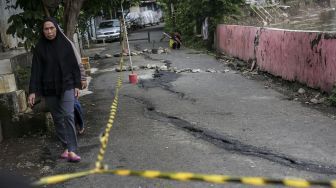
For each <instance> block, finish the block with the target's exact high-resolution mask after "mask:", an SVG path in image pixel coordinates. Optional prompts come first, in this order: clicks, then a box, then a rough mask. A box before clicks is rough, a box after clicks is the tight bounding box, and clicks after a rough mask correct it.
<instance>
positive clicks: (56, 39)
mask: <svg viewBox="0 0 336 188" xmlns="http://www.w3.org/2000/svg"><path fill="white" fill-rule="evenodd" d="M81 87H82V85H81V73H80V68H79V60H78V53H77V52H76V51H75V49H74V47H73V44H72V42H70V40H69V39H67V38H66V36H65V35H64V34H63V33H62V31H61V30H60V28H59V26H58V24H57V22H56V21H55V19H53V18H47V19H45V20H44V21H43V31H42V35H41V38H40V40H39V41H38V43H37V45H36V47H35V49H34V53H33V60H32V69H31V77H30V85H29V93H30V94H29V98H28V102H29V104H30V105H31V106H33V105H34V103H35V96H36V95H41V96H43V97H45V101H46V105H47V107H48V109H49V110H50V112H51V114H52V117H53V120H54V124H55V129H56V136H57V138H58V139H59V140H60V141H61V143H62V145H63V147H64V152H63V153H62V154H61V157H62V158H64V159H67V160H68V161H69V162H79V161H80V160H81V158H80V156H78V155H77V154H76V153H75V151H76V149H77V135H76V128H75V123H74V100H75V97H78V95H79V88H81Z"/></svg>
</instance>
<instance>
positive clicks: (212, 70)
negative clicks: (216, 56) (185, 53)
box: [206, 69, 217, 73]
mask: <svg viewBox="0 0 336 188" xmlns="http://www.w3.org/2000/svg"><path fill="white" fill-rule="evenodd" d="M206 72H210V73H216V72H217V71H216V70H215V69H207V70H206Z"/></svg>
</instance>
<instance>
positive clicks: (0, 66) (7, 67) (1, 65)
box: [0, 59, 13, 74]
mask: <svg viewBox="0 0 336 188" xmlns="http://www.w3.org/2000/svg"><path fill="white" fill-rule="evenodd" d="M11 73H13V72H12V67H11V62H10V59H3V60H0V74H11Z"/></svg>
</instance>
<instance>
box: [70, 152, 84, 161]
mask: <svg viewBox="0 0 336 188" xmlns="http://www.w3.org/2000/svg"><path fill="white" fill-rule="evenodd" d="M71 153H72V152H71ZM80 160H81V157H80V156H79V155H76V154H75V153H72V154H70V152H69V154H68V162H72V163H78V162H79V161H80Z"/></svg>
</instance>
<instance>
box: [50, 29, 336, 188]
mask: <svg viewBox="0 0 336 188" xmlns="http://www.w3.org/2000/svg"><path fill="white" fill-rule="evenodd" d="M146 35H147V33H146V32H139V33H134V34H132V35H130V37H131V38H132V37H133V38H139V37H143V36H146ZM160 37H161V32H160V29H155V30H154V31H152V39H154V40H156V41H159V38H160ZM167 44H168V43H167V42H166V41H165V42H162V43H160V42H156V43H155V45H156V46H155V47H156V48H157V47H159V46H161V47H167ZM152 46H153V44H152V43H151V44H148V43H146V41H137V42H131V48H136V49H137V50H141V49H146V48H147V49H151V48H152ZM119 51H120V49H119V45H118V43H112V44H110V46H108V48H107V50H106V51H104V52H102V54H105V53H109V54H115V53H117V52H119ZM167 60H168V61H169V62H170V63H171V66H172V67H177V69H182V68H192V69H201V70H202V72H200V73H171V72H161V75H160V76H159V77H157V78H155V79H154V78H153V77H152V75H153V73H154V71H153V70H139V71H137V73H138V75H139V78H143V79H141V80H140V83H139V84H138V85H136V86H135V85H131V84H129V83H128V74H129V72H124V74H123V77H124V85H123V87H122V89H121V91H120V99H119V110H118V115H117V118H116V121H115V123H114V127H113V129H112V132H111V137H110V142H109V146H108V150H107V153H106V156H105V162H106V164H108V165H109V167H110V168H123V169H124V168H126V169H135V170H146V169H152V170H162V171H190V172H197V173H218V174H225V175H233V176H267V177H273V178H284V177H301V178H310V179H316V178H318V179H319V178H321V179H331V178H335V177H336V176H335V174H336V160H335V158H334V156H335V152H336V150H335V146H334V142H335V141H336V138H335V137H334V135H335V133H336V127H335V120H333V119H331V118H329V117H327V116H326V115H324V114H323V113H321V112H319V111H316V110H313V109H311V108H307V107H304V106H302V105H301V104H299V103H298V102H294V101H288V100H284V98H285V96H283V95H282V94H280V93H278V92H276V91H274V90H272V89H267V90H266V89H265V88H264V86H263V85H262V84H261V83H259V82H257V81H253V80H248V79H246V78H245V77H243V76H241V75H240V74H236V73H235V72H234V71H229V72H226V73H223V72H225V71H224V70H227V69H229V68H228V67H226V66H225V65H224V64H221V63H219V62H218V61H217V60H216V59H215V58H214V57H212V56H209V55H206V54H204V53H198V52H197V51H195V50H190V49H186V48H183V49H181V50H176V51H172V52H171V53H168V54H160V55H158V54H156V55H155V54H148V55H142V56H133V61H134V64H135V65H137V66H141V65H147V64H156V65H158V66H161V65H164V64H165V62H166V63H167ZM117 62H118V59H117V58H109V59H103V60H99V61H98V62H97V63H95V65H94V66H95V67H96V68H98V69H100V70H107V71H101V72H100V73H99V71H98V73H97V74H94V75H93V80H92V83H91V86H90V90H92V91H93V92H94V93H93V94H91V95H86V96H84V97H83V98H82V99H81V100H82V102H83V104H84V109H85V114H86V117H85V118H86V123H87V126H88V128H87V132H86V135H84V136H83V137H81V139H80V145H81V147H80V153H81V156H82V158H83V161H82V162H81V163H79V164H68V163H64V162H63V161H60V160H57V161H56V167H55V169H54V172H55V173H64V172H69V171H80V170H84V169H87V168H89V167H93V165H94V161H95V159H96V154H97V152H98V149H99V141H98V139H99V133H100V132H102V131H103V130H104V126H105V124H106V122H107V119H108V114H109V111H110V105H111V102H112V99H113V91H114V87H115V81H116V78H117V73H116V72H114V71H113V69H111V68H113V67H116V66H117ZM209 68H212V69H215V70H218V71H221V72H220V73H208V72H205V70H207V69H209ZM51 150H53V149H51ZM55 187H222V186H221V185H212V184H207V183H195V182H192V183H181V182H174V181H167V180H146V179H141V178H134V177H117V176H109V175H99V176H98V175H97V176H90V177H85V178H82V179H78V180H73V181H70V182H67V183H65V184H61V185H56V186H55ZM227 187H250V186H242V185H233V184H230V185H228V186H227Z"/></svg>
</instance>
